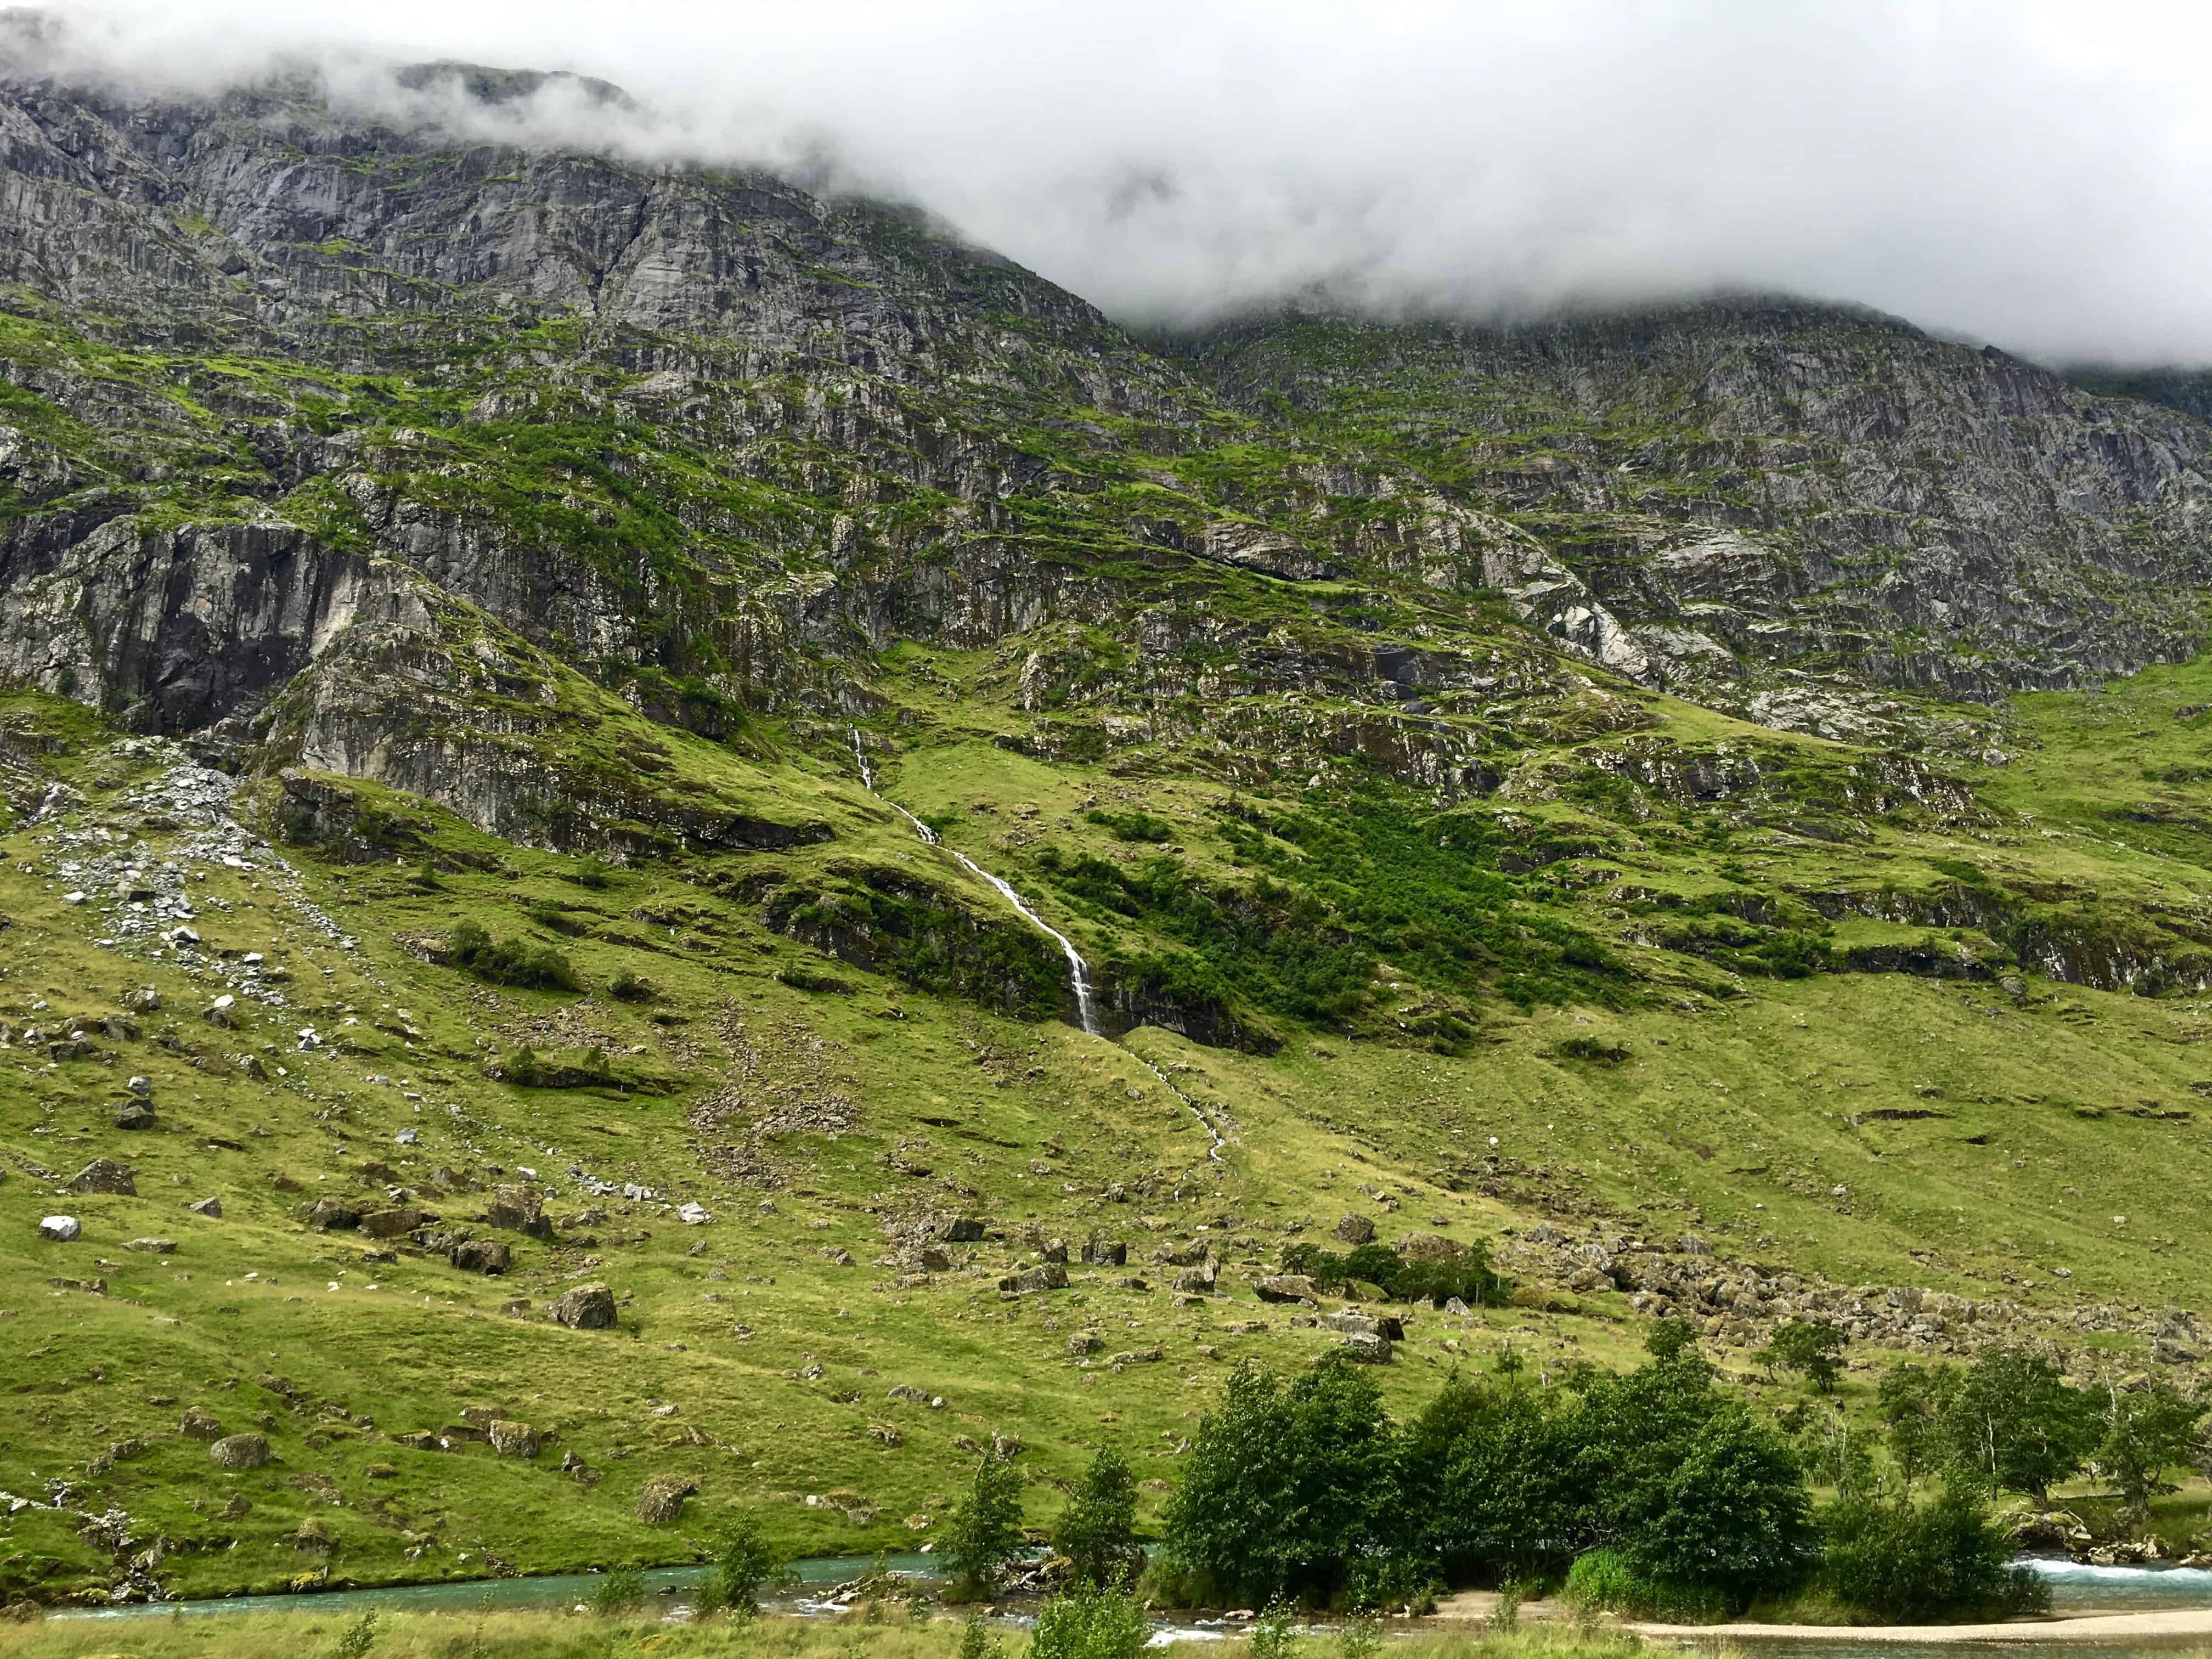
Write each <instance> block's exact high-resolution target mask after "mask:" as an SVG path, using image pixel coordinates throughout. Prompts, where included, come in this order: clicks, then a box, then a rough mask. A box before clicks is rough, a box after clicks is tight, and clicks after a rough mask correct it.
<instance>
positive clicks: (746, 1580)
mask: <svg viewBox="0 0 2212 1659" xmlns="http://www.w3.org/2000/svg"><path fill="white" fill-rule="evenodd" d="M782 1572H783V1563H782V1562H781V1561H779V1560H778V1559H776V1556H775V1552H774V1551H773V1550H771V1549H769V1547H768V1545H767V1543H766V1542H765V1541H763V1539H762V1537H761V1534H760V1528H758V1527H757V1526H756V1525H755V1524H754V1523H753V1522H752V1520H751V1518H750V1516H748V1517H746V1518H744V1519H743V1520H740V1521H739V1522H738V1523H737V1525H736V1526H734V1527H732V1528H731V1529H730V1533H729V1535H728V1536H727V1537H726V1538H725V1539H724V1540H723V1541H722V1553H721V1555H720V1559H717V1560H716V1561H715V1563H714V1571H713V1572H711V1573H709V1574H708V1577H707V1583H706V1584H705V1586H704V1588H703V1589H702V1593H701V1596H700V1611H701V1612H702V1613H704V1612H713V1611H715V1610H718V1609H722V1608H726V1609H727V1610H728V1611H730V1612H732V1613H737V1614H739V1615H741V1616H744V1617H750V1615H752V1614H753V1613H757V1612H759V1611H760V1593H761V1586H762V1585H763V1584H766V1583H769V1582H770V1581H771V1580H773V1579H775V1578H777V1577H781V1575H782Z"/></svg>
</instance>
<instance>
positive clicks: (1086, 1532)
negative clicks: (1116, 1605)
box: [1052, 1446, 1143, 1586]
mask: <svg viewBox="0 0 2212 1659" xmlns="http://www.w3.org/2000/svg"><path fill="white" fill-rule="evenodd" d="M1052 1542H1053V1547H1054V1548H1055V1549H1057V1550H1058V1551H1059V1552H1060V1553H1061V1554H1062V1555H1064V1556H1066V1558H1067V1559H1068V1560H1069V1562H1070V1563H1071V1564H1072V1565H1073V1568H1074V1571H1075V1582H1076V1583H1079V1584H1094V1585H1102V1586H1103V1585H1107V1584H1112V1583H1119V1582H1120V1581H1121V1580H1122V1579H1124V1578H1127V1577H1133V1576H1134V1570H1135V1568H1136V1566H1137V1565H1138V1563H1139V1561H1141V1560H1142V1559H1143V1553H1142V1552H1141V1551H1139V1549H1138V1547H1137V1477H1136V1476H1135V1475H1134V1474H1132V1473H1131V1472H1130V1469H1129V1465H1128V1464H1127V1462H1126V1461H1124V1460H1123V1458H1122V1456H1121V1453H1119V1452H1117V1451H1115V1449H1114V1448H1113V1447H1111V1446H1101V1447H1100V1448H1099V1449H1098V1452H1097V1455H1096V1456H1095V1457H1093V1458H1092V1459H1091V1467H1090V1468H1089V1469H1087V1470H1086V1471H1085V1473H1084V1476H1083V1484H1082V1485H1081V1486H1078V1487H1077V1488H1076V1489H1075V1495H1074V1497H1073V1498H1072V1499H1070V1500H1069V1503H1068V1505H1067V1508H1066V1510H1065V1511H1064V1512H1063V1513H1062V1514H1061V1516H1060V1524H1059V1525H1058V1526H1057V1527H1056V1528H1054V1529H1053V1535H1052Z"/></svg>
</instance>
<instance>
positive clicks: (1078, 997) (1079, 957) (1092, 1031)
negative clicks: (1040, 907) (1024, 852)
mask: <svg viewBox="0 0 2212 1659" xmlns="http://www.w3.org/2000/svg"><path fill="white" fill-rule="evenodd" d="M853 758H854V760H855V761H856V762H858V763H860V787H862V788H864V789H866V791H867V792H868V793H870V794H872V795H874V796H875V798H876V799H878V800H879V801H882V802H883V803H884V805H886V806H888V807H890V809H891V811H894V812H896V813H897V814H898V815H899V816H900V817H902V818H904V819H905V820H906V821H907V822H908V823H910V824H912V825H913V826H914V832H915V834H916V835H917V836H921V839H922V842H923V844H924V845H926V846H929V847H936V846H939V845H942V843H941V842H939V840H938V839H937V832H936V831H935V830H934V829H931V828H930V827H929V826H928V825H927V824H926V823H923V822H922V821H921V819H920V818H918V817H915V815H914V814H913V813H911V812H909V811H907V810H906V808H905V807H903V806H901V805H899V804H898V803H897V802H896V801H895V800H892V799H890V798H889V797H888V796H885V795H884V794H881V793H878V790H877V788H876V774H875V770H874V769H873V768H872V767H871V766H870V765H869V764H868V751H867V750H866V749H864V748H862V747H861V745H860V729H859V728H858V727H855V728H854V732H853ZM945 851H946V852H948V853H950V854H952V856H953V857H954V858H955V859H957V860H959V862H960V866H961V868H963V870H966V871H967V872H969V874H970V875H972V876H977V877H980V878H982V879H983V880H985V881H987V882H988V883H990V884H991V886H992V889H993V890H994V891H995V892H996V893H997V894H998V896H1000V898H1002V899H1004V900H1006V902H1007V903H1009V904H1011V905H1012V906H1013V907H1014V912H1015V914H1016V915H1018V916H1020V917H1021V919H1022V920H1023V921H1026V922H1027V923H1029V925H1030V927H1034V928H1036V930H1037V932H1039V933H1042V934H1043V935H1044V936H1045V937H1046V938H1047V939H1050V940H1052V942H1053V943H1054V944H1055V945H1059V946H1060V954H1061V955H1062V956H1064V957H1066V958H1067V973H1068V977H1069V979H1070V980H1072V981H1073V982H1074V986H1075V1018H1076V1019H1077V1020H1078V1022H1079V1023H1080V1024H1081V1025H1082V1027H1083V1032H1084V1035H1085V1036H1102V1035H1103V1033H1102V1032H1101V1031H1100V1030H1099V1028H1098V1009H1097V1004H1096V1002H1094V1001H1093V1000H1092V998H1091V964H1090V963H1087V962H1085V961H1084V959H1083V953H1082V952H1081V951H1078V950H1077V949H1076V948H1075V945H1074V943H1073V941H1072V940H1070V939H1069V938H1068V937H1067V935H1066V934H1065V933H1061V932H1060V930H1059V929H1058V928H1056V927H1054V926H1053V925H1052V924H1051V923H1050V922H1048V921H1046V920H1045V919H1044V918H1043V917H1042V916H1041V915H1037V913H1036V911H1034V910H1032V909H1030V907H1029V906H1028V905H1026V904H1024V902H1022V896H1021V895H1020V894H1019V893H1017V892H1016V891H1015V890H1013V888H1012V886H1011V885H1010V884H1007V883H1006V881H1005V880H1004V879H1003V878H1000V877H998V876H994V875H993V874H992V873H991V872H989V871H988V870H986V869H985V868H984V867H983V866H981V865H980V864H978V863H976V862H975V860H973V859H971V858H969V856H968V855H967V854H965V853H963V852H961V851H960V850H959V849H958V848H952V847H947V848H945ZM1161 1081H1162V1082H1166V1081H1167V1079H1164V1078H1163V1079H1161ZM1170 1086H1172V1085H1170Z"/></svg>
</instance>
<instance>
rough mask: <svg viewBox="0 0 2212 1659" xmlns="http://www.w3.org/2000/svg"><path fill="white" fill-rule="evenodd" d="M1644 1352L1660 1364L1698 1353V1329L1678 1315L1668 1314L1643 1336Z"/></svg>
mask: <svg viewBox="0 0 2212 1659" xmlns="http://www.w3.org/2000/svg"><path fill="white" fill-rule="evenodd" d="M1697 1351H1698V1329H1697V1327H1696V1326H1694V1325H1692V1324H1691V1323H1690V1322H1689V1321H1688V1320H1686V1319H1685V1318H1683V1317H1682V1316H1680V1314H1669V1315H1668V1316H1666V1317H1665V1318H1663V1319H1661V1320H1659V1321H1657V1322H1656V1323H1654V1324H1653V1326H1652V1327H1651V1328H1650V1330H1648V1331H1646V1332H1645V1333H1644V1352H1646V1353H1648V1354H1650V1356H1651V1357H1652V1358H1654V1359H1656V1360H1657V1361H1659V1363H1660V1364H1662V1365H1663V1364H1667V1363H1668V1361H1669V1360H1674V1359H1680V1358H1682V1357H1683V1356H1684V1355H1685V1354H1692V1355H1693V1354H1695V1353H1696V1352H1697Z"/></svg>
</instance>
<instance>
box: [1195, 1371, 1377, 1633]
mask: <svg viewBox="0 0 2212 1659" xmlns="http://www.w3.org/2000/svg"><path fill="white" fill-rule="evenodd" d="M1400 1451H1401V1437H1400V1435H1399V1432H1398V1430H1397V1428H1396V1426H1395V1425H1394V1424H1392V1422H1391V1421H1390V1419H1389V1417H1388V1416H1387V1415H1385V1414H1384V1413H1383V1399H1382V1393H1381V1390H1380V1389H1378V1388H1377V1386H1376V1382H1375V1379H1374V1377H1373V1376H1372V1375H1371V1374H1370V1373H1369V1372H1368V1371H1367V1370H1364V1368H1362V1367H1360V1366H1358V1365H1355V1364H1351V1363H1349V1362H1348V1361H1347V1360H1346V1359H1343V1358H1340V1357H1338V1356H1335V1355H1330V1356H1328V1358H1324V1359H1322V1361H1321V1362H1320V1363H1319V1364H1316V1365H1315V1366H1314V1367H1313V1368H1312V1369H1311V1370H1308V1371H1305V1372H1304V1373H1302V1374H1300V1375H1299V1376H1297V1377H1295V1378H1293V1379H1291V1381H1289V1382H1287V1383H1286V1382H1285V1381H1284V1380H1283V1379H1282V1378H1281V1377H1279V1376H1276V1375H1275V1374H1274V1373H1273V1372H1272V1371H1267V1370H1261V1369H1259V1368H1257V1367H1255V1366H1253V1365H1249V1364H1245V1365H1240V1366H1238V1367H1237V1371H1236V1372H1235V1374H1234V1375H1233V1376H1231V1378H1230V1379H1229V1385H1228V1388H1227V1389H1226V1391H1225V1394H1224V1395H1223V1397H1222V1401H1221V1405H1220V1407H1219V1408H1218V1410H1217V1411H1215V1412H1214V1413H1212V1414H1211V1415H1210V1416H1208V1417H1207V1418H1206V1419H1205V1420H1204V1421H1203V1422H1201V1423H1200V1425H1199V1431H1198V1433H1197V1435H1196V1436H1195V1437H1194V1438H1193V1440H1192V1443H1191V1450H1190V1456H1189V1460H1188V1468H1187V1471H1186V1473H1185V1474H1184V1476H1183V1480H1182V1485H1181V1486H1179V1487H1178V1488H1177V1489H1176V1494H1175V1497H1174V1498H1172V1499H1171V1500H1170V1503H1169V1505H1168V1513H1167V1517H1166V1526H1165V1529H1164V1540H1163V1543H1164V1548H1163V1551H1162V1554H1163V1556H1164V1564H1165V1565H1167V1566H1168V1568H1169V1569H1170V1571H1172V1572H1173V1573H1174V1574H1175V1575H1176V1577H1177V1578H1178V1579H1179V1580H1180V1582H1181V1583H1182V1588H1183V1589H1186V1590H1187V1591H1188V1593H1190V1594H1192V1595H1218V1596H1225V1597H1234V1598H1235V1599H1236V1600H1237V1601H1248V1602H1255V1603H1256V1602H1266V1601H1271V1600H1273V1598H1274V1597H1275V1596H1277V1595H1298V1596H1304V1597H1309V1598H1311V1599H1316V1600H1326V1599H1327V1598H1328V1595H1330V1594H1331V1593H1332V1592H1333V1591H1334V1590H1335V1589H1337V1588H1338V1587H1339V1586H1340V1585H1341V1584H1342V1583H1343V1582H1344V1580H1345V1577H1346V1571H1347V1568H1348V1565H1349V1564H1350V1563H1351V1562H1352V1559H1354V1558H1356V1557H1370V1556H1373V1555H1376V1554H1377V1553H1387V1552H1388V1551H1389V1550H1390V1549H1391V1548H1393V1547H1395V1545H1396V1544H1397V1541H1398V1540H1399V1538H1400V1537H1401V1534H1402V1532H1403V1529H1404V1528H1403V1520H1404V1516H1403V1506H1402V1505H1401V1502H1400V1496H1399V1479H1400V1467H1401V1466H1400Z"/></svg>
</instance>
